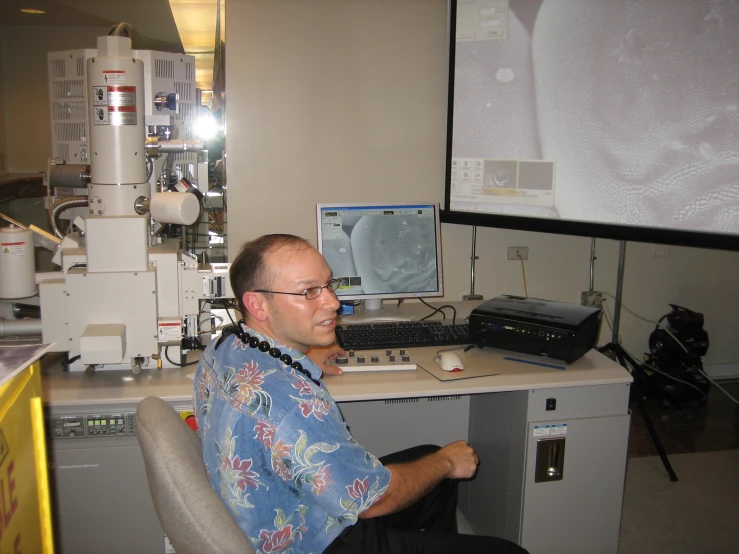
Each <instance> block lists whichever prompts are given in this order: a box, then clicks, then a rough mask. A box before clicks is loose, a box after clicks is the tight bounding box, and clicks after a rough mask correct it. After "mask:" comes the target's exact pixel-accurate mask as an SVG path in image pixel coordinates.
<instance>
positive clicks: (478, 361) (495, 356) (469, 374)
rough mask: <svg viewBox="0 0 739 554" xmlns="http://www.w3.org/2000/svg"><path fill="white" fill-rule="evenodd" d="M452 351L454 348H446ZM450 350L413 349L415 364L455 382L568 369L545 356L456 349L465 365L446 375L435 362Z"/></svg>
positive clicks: (442, 379)
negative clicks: (445, 351) (441, 354)
mask: <svg viewBox="0 0 739 554" xmlns="http://www.w3.org/2000/svg"><path fill="white" fill-rule="evenodd" d="M447 348H449V349H451V348H452V347H447ZM447 348H439V347H430V348H429V347H427V348H414V349H413V351H412V356H413V361H414V362H416V364H417V365H418V367H419V368H422V369H425V370H426V371H427V372H428V373H430V374H431V375H433V376H434V377H436V378H437V379H438V380H439V381H456V380H458V379H471V378H473V377H489V376H490V375H500V374H512V373H521V372H533V371H541V370H542V369H544V368H547V369H550V370H560V371H561V370H564V369H566V367H567V365H566V364H565V363H564V362H563V361H562V360H553V359H551V358H545V357H543V356H532V355H530V354H521V353H519V352H511V351H509V350H499V349H497V348H487V347H486V348H483V349H480V348H477V347H475V348H473V349H471V350H469V351H467V352H465V351H464V347H460V348H459V349H456V348H455V349H454V350H453V352H454V353H455V354H457V355H458V356H459V358H460V359H461V360H462V363H463V364H464V370H463V371H444V370H443V369H441V368H440V367H439V366H438V364H437V363H436V362H435V361H434V358H436V353H437V352H439V351H440V350H446V349H447Z"/></svg>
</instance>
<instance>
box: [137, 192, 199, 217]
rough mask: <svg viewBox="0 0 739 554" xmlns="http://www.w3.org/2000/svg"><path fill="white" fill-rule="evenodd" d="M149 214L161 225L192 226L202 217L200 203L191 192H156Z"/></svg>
mask: <svg viewBox="0 0 739 554" xmlns="http://www.w3.org/2000/svg"><path fill="white" fill-rule="evenodd" d="M149 213H150V214H151V217H153V218H154V221H158V222H159V223H174V224H177V225H192V224H193V223H195V221H196V220H197V219H198V215H200V202H199V201H198V199H197V197H196V196H195V195H194V194H192V193H190V192H156V193H154V195H153V196H152V197H151V201H150V202H149Z"/></svg>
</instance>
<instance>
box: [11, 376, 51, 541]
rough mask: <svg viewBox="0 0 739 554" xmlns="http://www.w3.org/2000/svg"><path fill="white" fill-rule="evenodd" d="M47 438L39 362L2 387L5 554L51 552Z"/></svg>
mask: <svg viewBox="0 0 739 554" xmlns="http://www.w3.org/2000/svg"><path fill="white" fill-rule="evenodd" d="M47 467H48V466H47V464H46V439H45V436H44V417H43V407H42V403H41V366H40V364H39V363H38V362H36V363H34V364H33V365H31V366H28V367H26V368H25V369H23V370H22V371H21V372H20V373H18V374H17V375H15V376H13V377H12V378H10V379H9V380H8V381H6V382H4V383H3V384H2V385H0V552H1V553H2V554H6V553H8V554H14V553H23V554H26V553H29V554H31V553H34V552H39V553H43V554H51V553H53V551H54V546H53V538H52V531H51V509H50V505H49V480H48V474H47Z"/></svg>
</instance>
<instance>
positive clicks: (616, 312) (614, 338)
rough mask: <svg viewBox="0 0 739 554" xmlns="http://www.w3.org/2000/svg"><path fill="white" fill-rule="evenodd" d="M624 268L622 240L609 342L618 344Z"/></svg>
mask: <svg viewBox="0 0 739 554" xmlns="http://www.w3.org/2000/svg"><path fill="white" fill-rule="evenodd" d="M625 267H626V241H625V240H622V241H621V242H620V243H619V248H618V277H617V278H616V301H615V303H614V306H613V334H612V335H611V342H612V343H613V344H618V328H619V325H620V323H621V296H622V295H623V290H624V268H625Z"/></svg>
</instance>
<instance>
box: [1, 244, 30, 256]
mask: <svg viewBox="0 0 739 554" xmlns="http://www.w3.org/2000/svg"><path fill="white" fill-rule="evenodd" d="M0 252H2V254H3V256H25V255H26V243H25V242H3V243H0Z"/></svg>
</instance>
